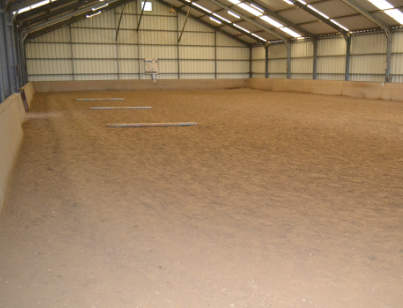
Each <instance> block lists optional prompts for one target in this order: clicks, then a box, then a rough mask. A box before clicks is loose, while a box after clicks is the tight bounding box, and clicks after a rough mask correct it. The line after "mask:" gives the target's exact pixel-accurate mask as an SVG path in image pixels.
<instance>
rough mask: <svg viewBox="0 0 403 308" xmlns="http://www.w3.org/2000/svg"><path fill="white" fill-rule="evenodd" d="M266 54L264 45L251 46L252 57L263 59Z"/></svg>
mask: <svg viewBox="0 0 403 308" xmlns="http://www.w3.org/2000/svg"><path fill="white" fill-rule="evenodd" d="M265 56H266V51H265V48H264V47H254V48H252V59H253V60H258V59H264V58H265Z"/></svg>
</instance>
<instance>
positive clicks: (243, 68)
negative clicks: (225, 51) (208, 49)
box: [213, 61, 249, 73]
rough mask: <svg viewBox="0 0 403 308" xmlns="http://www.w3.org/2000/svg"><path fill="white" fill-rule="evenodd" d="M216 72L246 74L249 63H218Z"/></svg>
mask: <svg viewBox="0 0 403 308" xmlns="http://www.w3.org/2000/svg"><path fill="white" fill-rule="evenodd" d="M213 64H214V63H213ZM217 71H218V73H248V72H249V62H241V65H239V63H238V62H232V61H225V62H218V63H217Z"/></svg>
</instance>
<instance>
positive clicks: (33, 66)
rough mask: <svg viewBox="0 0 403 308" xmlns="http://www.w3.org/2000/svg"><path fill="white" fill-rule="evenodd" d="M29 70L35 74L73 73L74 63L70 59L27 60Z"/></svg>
mask: <svg viewBox="0 0 403 308" xmlns="http://www.w3.org/2000/svg"><path fill="white" fill-rule="evenodd" d="M27 69H28V71H31V72H35V74H47V75H57V74H71V73H72V65H71V61H69V60H27Z"/></svg>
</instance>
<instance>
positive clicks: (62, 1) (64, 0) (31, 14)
mask: <svg viewBox="0 0 403 308" xmlns="http://www.w3.org/2000/svg"><path fill="white" fill-rule="evenodd" d="M77 2H79V0H57V1H55V2H51V3H49V4H46V5H44V6H40V7H37V8H35V9H33V10H29V11H27V12H25V13H22V14H18V15H16V16H15V20H16V21H17V23H20V22H24V21H26V20H30V19H32V18H35V17H37V16H38V14H42V13H48V12H49V11H50V10H52V9H58V8H61V7H66V5H67V4H71V3H77ZM82 4H83V3H82Z"/></svg>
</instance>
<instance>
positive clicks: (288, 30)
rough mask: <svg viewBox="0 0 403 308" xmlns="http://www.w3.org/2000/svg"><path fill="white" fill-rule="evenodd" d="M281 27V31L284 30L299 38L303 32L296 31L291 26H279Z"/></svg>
mask: <svg viewBox="0 0 403 308" xmlns="http://www.w3.org/2000/svg"><path fill="white" fill-rule="evenodd" d="M279 29H280V30H281V31H283V32H285V33H287V34H289V35H291V36H292V37H294V38H299V37H301V34H299V33H297V32H295V31H294V30H292V29H290V28H287V27H282V28H279Z"/></svg>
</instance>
